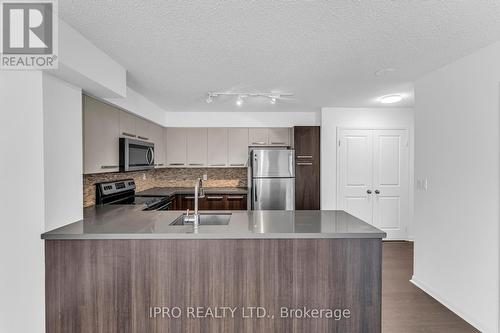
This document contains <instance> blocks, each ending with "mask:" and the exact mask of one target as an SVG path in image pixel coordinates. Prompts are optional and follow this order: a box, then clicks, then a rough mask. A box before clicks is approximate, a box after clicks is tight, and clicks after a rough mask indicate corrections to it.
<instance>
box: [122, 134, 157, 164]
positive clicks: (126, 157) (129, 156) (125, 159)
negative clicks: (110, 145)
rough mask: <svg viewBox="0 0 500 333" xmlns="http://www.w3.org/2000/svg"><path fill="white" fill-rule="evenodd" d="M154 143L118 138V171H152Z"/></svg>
mask: <svg viewBox="0 0 500 333" xmlns="http://www.w3.org/2000/svg"><path fill="white" fill-rule="evenodd" d="M154 163H155V151H154V143H152V142H144V141H139V140H133V139H129V138H120V171H138V170H148V169H153V168H154Z"/></svg>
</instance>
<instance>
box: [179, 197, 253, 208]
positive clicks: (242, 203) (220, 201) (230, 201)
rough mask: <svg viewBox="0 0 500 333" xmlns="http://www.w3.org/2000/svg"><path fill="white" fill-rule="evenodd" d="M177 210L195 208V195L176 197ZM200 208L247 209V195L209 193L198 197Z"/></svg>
mask: <svg viewBox="0 0 500 333" xmlns="http://www.w3.org/2000/svg"><path fill="white" fill-rule="evenodd" d="M174 209H175V210H187V209H189V210H190V211H192V210H194V196H193V195H190V194H179V195H177V196H176V199H175V205H174ZM198 209H199V210H246V209H247V196H246V195H228V194H220V195H219V194H217V195H216V194H207V195H205V197H204V198H199V199H198Z"/></svg>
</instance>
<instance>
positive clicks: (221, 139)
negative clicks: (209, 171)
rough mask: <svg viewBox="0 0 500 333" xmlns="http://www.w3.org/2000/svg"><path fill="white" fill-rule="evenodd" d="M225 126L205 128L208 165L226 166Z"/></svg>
mask: <svg viewBox="0 0 500 333" xmlns="http://www.w3.org/2000/svg"><path fill="white" fill-rule="evenodd" d="M227 131H228V130H227V128H209V129H208V130H207V132H208V133H207V152H208V153H207V159H208V166H211V167H223V166H227Z"/></svg>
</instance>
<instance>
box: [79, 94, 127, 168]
mask: <svg viewBox="0 0 500 333" xmlns="http://www.w3.org/2000/svg"><path fill="white" fill-rule="evenodd" d="M119 134H120V110H118V109H117V108H114V107H112V106H110V105H108V104H105V103H102V102H99V101H97V100H95V99H93V98H91V97H88V96H83V139H84V149H83V151H84V155H83V163H84V166H83V172H84V173H85V174H89V173H102V172H116V171H118V170H119V161H120V159H119V154H118V153H119V151H118V137H119Z"/></svg>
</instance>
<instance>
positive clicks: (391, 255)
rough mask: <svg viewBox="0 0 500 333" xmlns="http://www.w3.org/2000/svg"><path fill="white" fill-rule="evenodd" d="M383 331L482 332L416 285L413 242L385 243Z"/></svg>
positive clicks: (383, 252) (383, 248)
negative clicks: (413, 279)
mask: <svg viewBox="0 0 500 333" xmlns="http://www.w3.org/2000/svg"><path fill="white" fill-rule="evenodd" d="M382 258H383V259H382V332H383V333H413V332H419V333H421V332H430V333H434V332H435V333H447V332H453V333H465V332H479V331H478V330H476V329H475V328H474V327H472V326H471V325H469V324H468V323H467V322H465V321H464V320H463V319H461V318H460V317H458V316H457V315H456V314H454V313H453V312H451V311H450V310H448V309H447V308H446V307H445V306H443V305H442V304H441V303H439V302H438V301H436V300H435V299H433V298H432V297H430V296H429V295H427V294H426V293H425V292H423V291H422V290H420V289H419V288H417V287H415V286H414V285H413V284H412V283H411V282H410V281H409V280H410V279H411V276H412V274H413V243H410V242H384V243H383V246H382Z"/></svg>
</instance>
